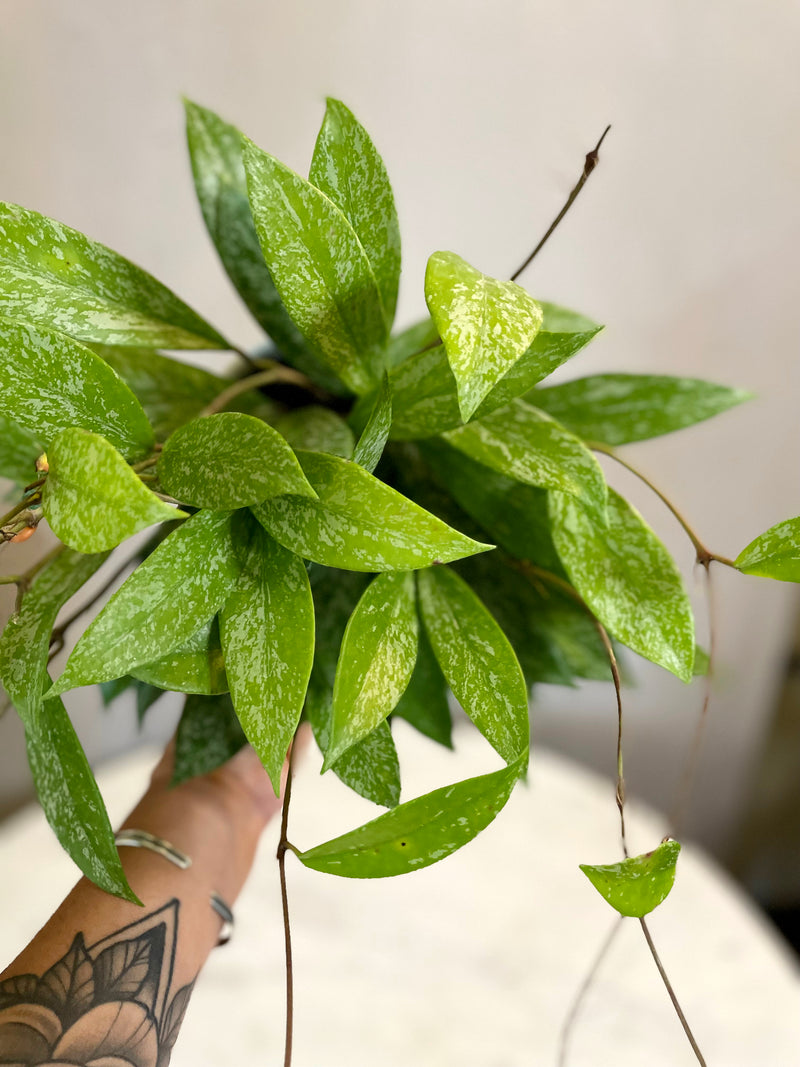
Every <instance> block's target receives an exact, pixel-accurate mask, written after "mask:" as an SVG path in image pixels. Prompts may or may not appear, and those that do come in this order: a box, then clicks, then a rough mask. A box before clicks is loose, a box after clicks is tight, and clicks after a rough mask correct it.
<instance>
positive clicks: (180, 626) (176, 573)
mask: <svg viewBox="0 0 800 1067" xmlns="http://www.w3.org/2000/svg"><path fill="white" fill-rule="evenodd" d="M238 576H239V564H238V560H237V557H236V552H235V547H234V544H233V541H232V536H231V514H230V513H229V512H219V511H200V512H198V513H197V514H196V515H193V516H192V518H191V519H187V520H186V522H184V523H182V524H181V525H180V526H179V527H178V528H177V529H176V530H173V532H172V533H171V534H170V535H169V536H168V537H166V538H165V539H164V540H163V541H162V542H161V544H160V545H159V546H158V547H157V548H156V549H155V551H154V552H153V553H152V554H151V555H149V556H148V557H147V559H146V560H145V561H144V562H143V563H141V564H140V565H139V566H138V567H137V568H136V570H135V571H134V572H133V574H132V575H131V576H130V577H129V578H128V579H127V581H126V582H125V583H124V584H123V585H122V587H121V588H120V589H118V590H117V592H116V593H115V594H114V595H113V596H112V597H111V599H110V600H109V602H108V604H106V606H105V607H104V608H103V610H102V611H101V612H100V614H99V615H98V616H97V618H96V619H95V620H94V621H93V622H92V623H91V624H90V625H89V627H88V628H87V629H86V631H85V632H84V633H83V635H82V636H81V638H80V640H79V641H78V643H77V645H76V646H75V648H74V649H73V651H72V655H71V656H70V657H69V660H68V661H67V665H66V667H65V668H64V673H63V674H62V675H61V677H60V678H59V679H58V680H57V682H56V683H55V685H54V687H53V690H52V695H55V694H57V693H64V692H66V690H67V689H74V688H75V687H76V686H79V685H91V684H92V683H93V682H106V681H110V680H111V679H112V678H120V677H121V676H122V675H123V674H129V673H130V672H131V669H132V668H134V667H138V666H139V665H140V664H142V663H152V662H154V661H155V660H156V659H158V658H159V657H160V656H165V655H166V654H167V653H168V652H171V651H172V650H173V649H175V648H180V647H181V646H182V645H183V644H185V643H186V642H187V641H188V640H189V639H190V638H191V637H192V635H193V634H196V633H197V631H198V630H199V629H200V627H201V626H202V625H203V623H204V622H207V621H208V620H209V619H210V618H212V617H213V616H214V615H216V614H217V612H218V611H219V609H220V608H221V607H222V605H223V603H224V602H225V600H226V599H227V597H228V594H229V592H230V590H231V589H232V587H233V585H234V583H235V582H236V579H237V578H238Z"/></svg>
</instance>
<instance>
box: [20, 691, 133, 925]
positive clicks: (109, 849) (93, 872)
mask: <svg viewBox="0 0 800 1067" xmlns="http://www.w3.org/2000/svg"><path fill="white" fill-rule="evenodd" d="M45 677H46V675H45ZM25 741H26V744H27V748H28V762H29V763H30V766H31V773H32V774H33V781H34V784H35V786H36V792H37V793H38V794H39V800H40V801H41V804H42V808H43V810H44V813H45V815H46V817H47V821H48V822H49V823H50V825H51V827H52V828H53V831H54V833H55V835H56V837H57V838H58V840H59V842H60V844H61V846H62V848H63V849H64V851H65V852H67V853H68V855H69V856H71V857H72V859H73V860H74V861H75V863H76V864H77V865H78V867H79V868H80V870H81V871H82V872H83V873H84V874H85V875H86V877H87V878H88V879H89V880H90V881H92V882H94V884H95V885H97V886H99V887H100V888H101V889H105V891H106V892H107V893H113V894H114V895H115V896H118V897H122V898H123V900H130V901H132V902H133V903H134V904H140V903H141V901H140V900H139V899H138V898H137V897H136V895H135V893H134V892H133V890H132V889H131V887H130V886H129V885H128V882H127V879H126V878H125V872H124V871H123V870H122V864H121V863H120V861H119V854H118V853H117V849H116V846H115V844H114V831H113V830H112V829H111V823H110V822H109V819H108V813H107V812H106V808H105V804H104V803H103V798H102V797H101V795H100V790H99V789H98V788H97V782H95V780H94V775H93V774H92V769H91V767H90V766H89V764H88V762H87V759H86V755H85V753H84V751H83V748H82V747H81V743H80V741H79V740H78V737H77V735H76V733H75V730H74V729H73V727H72V723H71V722H70V721H69V716H68V715H67V712H66V709H65V708H64V705H63V703H62V702H61V700H48V702H47V706H46V708H45V709H44V713H43V715H42V716H41V719H40V721H39V723H38V725H37V727H36V728H35V729H34V728H32V727H29V728H27V729H26V731H25Z"/></svg>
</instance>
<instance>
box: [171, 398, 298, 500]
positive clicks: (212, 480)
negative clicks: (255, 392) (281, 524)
mask: <svg viewBox="0 0 800 1067" xmlns="http://www.w3.org/2000/svg"><path fill="white" fill-rule="evenodd" d="M158 476H159V479H160V480H161V484H162V485H163V486H164V489H165V490H166V491H167V492H168V493H169V494H170V495H171V496H174V497H175V499H176V500H180V501H181V502H182V503H186V504H192V505H194V506H195V507H200V508H244V507H248V505H250V504H258V503H260V502H261V501H262V500H266V499H267V498H268V497H273V496H277V495H279V494H281V493H296V494H298V495H300V496H314V490H313V489H312V488H311V487H310V486H309V484H308V482H307V481H306V479H305V477H304V475H303V472H302V470H301V469H300V464H299V463H298V462H297V459H296V458H295V455H294V452H293V451H292V450H291V448H290V447H289V445H288V444H287V443H286V441H285V440H284V438H283V437H281V435H280V434H279V433H278V431H277V430H274V429H273V428H272V427H271V426H268V425H267V424H266V423H265V422H262V421H261V419H256V418H253V416H252V415H241V414H239V413H238V412H234V411H226V412H223V413H222V414H219V415H209V416H206V417H203V418H198V419H194V420H193V421H192V422H189V423H187V424H186V425H185V426H182V427H181V429H180V430H177V431H176V432H175V433H174V434H173V435H172V437H170V439H169V440H168V441H167V443H166V444H165V445H164V450H163V452H162V453H161V458H160V459H159V461H158Z"/></svg>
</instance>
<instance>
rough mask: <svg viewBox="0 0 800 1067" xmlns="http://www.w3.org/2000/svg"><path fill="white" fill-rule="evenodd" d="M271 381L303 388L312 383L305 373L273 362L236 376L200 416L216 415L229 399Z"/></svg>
mask: <svg viewBox="0 0 800 1067" xmlns="http://www.w3.org/2000/svg"><path fill="white" fill-rule="evenodd" d="M272 382H288V383H289V384H290V385H299V386H302V387H303V388H304V389H305V388H308V387H309V386H311V385H313V383H312V382H311V380H310V379H309V378H307V377H306V376H305V374H301V373H300V371H297V370H294V369H293V368H292V367H283V366H281V365H280V364H278V363H275V364H273V365H272V366H271V367H268V368H267V369H266V370H260V371H257V372H256V373H255V374H248V375H247V377H245V378H238V379H237V380H236V381H235V382H233V383H232V384H231V385H229V386H228V388H227V389H223V390H222V392H221V393H220V394H219V395H218V396H215V397H214V399H213V400H212V401H211V403H210V404H209V405H208V406H207V407H205V408H203V410H202V411H201V412H200V416H204V415H216V413H217V412H218V411H222V409H223V408H224V407H226V406H227V405H228V404H230V402H231V400H235V399H236V397H237V396H241V394H242V393H247V392H249V391H250V390H251V389H258V388H259V387H260V386H262V385H270V384H271V383H272Z"/></svg>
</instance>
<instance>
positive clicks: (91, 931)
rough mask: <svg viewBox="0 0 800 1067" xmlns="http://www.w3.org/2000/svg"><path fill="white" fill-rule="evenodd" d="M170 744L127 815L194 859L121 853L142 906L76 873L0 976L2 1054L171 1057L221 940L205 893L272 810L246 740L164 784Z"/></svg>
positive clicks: (234, 863)
mask: <svg viewBox="0 0 800 1067" xmlns="http://www.w3.org/2000/svg"><path fill="white" fill-rule="evenodd" d="M171 766H172V746H170V748H169V749H168V750H167V752H166V753H165V755H164V758H163V759H162V761H161V763H160V764H159V765H158V767H157V768H156V770H155V771H154V773H153V778H152V781H151V784H150V787H149V789H148V790H147V792H146V793H145V795H144V797H143V798H142V800H141V801H140V803H139V804H138V805H137V807H136V808H135V809H134V811H132V812H131V814H130V816H129V817H128V819H126V821H125V823H124V824H123V828H124V827H130V828H135V829H137V830H146V831H149V832H150V833H151V834H155V835H156V836H157V837H161V838H164V839H165V840H166V841H169V842H170V843H171V844H173V845H175V847H176V848H178V849H180V851H181V852H184V853H186V854H187V855H189V856H191V858H192V865H191V867H189V868H188V869H187V870H180V869H179V868H177V867H175V866H173V864H171V863H170V862H168V861H167V860H165V859H164V858H162V857H161V856H159V855H156V854H155V853H153V852H150V851H147V850H144V849H133V848H123V849H121V851H120V855H121V857H122V860H123V864H124V867H125V872H126V874H127V877H128V880H129V882H130V885H131V888H132V889H133V891H134V892H135V893H136V894H137V895H138V896H139V899H140V900H141V901H142V903H143V904H144V908H139V907H137V906H136V905H134V904H129V903H127V902H126V901H122V900H119V899H117V898H116V897H111V896H109V895H108V894H106V893H103V892H102V891H101V890H99V889H97V888H96V887H95V886H93V885H92V884H91V883H90V882H88V881H86V879H82V880H81V881H80V882H79V883H78V884H77V886H76V887H75V889H73V891H72V892H71V893H70V895H69V896H68V897H67V898H66V900H65V901H64V903H63V904H62V905H61V906H60V907H59V909H58V910H57V911H56V912H55V914H54V915H53V916H52V918H51V919H50V920H49V922H48V923H47V924H46V925H45V926H44V927H43V928H42V930H40V932H39V933H38V934H37V935H36V937H35V938H34V939H33V941H32V942H31V943H30V945H28V947H27V948H26V949H24V950H23V952H22V953H21V954H20V956H18V957H17V959H16V960H15V961H14V963H13V964H12V965H11V966H10V967H9V968H8V969H7V970H6V971H4V972H3V973H2V974H0V1064H7V1065H14V1067H60V1065H62V1064H63V1065H66V1064H69V1065H80V1067H166V1065H167V1064H168V1063H169V1059H170V1053H171V1050H172V1046H173V1044H174V1042H175V1038H176V1036H177V1032H178V1029H179V1027H180V1023H181V1020H182V1017H183V1012H184V1010H185V1008H186V1004H187V1002H188V999H189V994H190V993H191V988H192V983H193V982H194V979H195V977H196V975H197V972H198V971H199V970H200V968H201V967H202V966H203V963H204V962H205V960H206V957H207V956H208V954H209V952H210V951H211V949H212V948H213V947H214V946H215V945H216V943H217V940H218V938H219V933H220V926H221V920H220V918H219V916H218V915H217V914H216V913H215V912H214V911H213V909H212V908H211V906H210V904H209V896H210V894H211V892H212V891H216V892H218V893H219V894H220V896H221V897H222V898H223V900H225V901H227V902H228V903H229V904H232V903H233V902H234V901H235V899H236V897H237V896H238V894H239V891H240V890H241V888H242V885H243V884H244V881H245V879H246V877H247V874H248V872H249V870H250V867H251V864H252V861H253V856H254V853H255V848H256V845H257V843H258V839H259V837H260V834H261V831H262V830H263V828H264V826H265V825H266V823H267V822H268V821H269V819H270V818H271V816H272V815H274V814H275V812H276V811H277V809H278V806H279V801H277V800H276V798H275V796H274V795H273V792H272V789H271V787H270V785H269V781H268V779H267V776H266V774H265V773H264V771H263V769H262V767H261V764H260V763H259V761H258V758H257V757H256V755H255V753H254V752H253V751H252V749H250V748H249V747H245V748H244V749H242V750H241V752H239V754H238V755H237V756H235V757H234V758H233V759H232V760H230V761H229V762H228V763H226V764H225V765H224V767H221V768H219V769H218V770H217V771H214V772H213V773H212V774H208V775H203V776H202V777H200V778H195V779H192V780H191V781H188V782H185V783H184V784H182V785H180V786H178V787H177V788H175V789H170V788H168V782H169V779H170V773H171Z"/></svg>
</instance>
